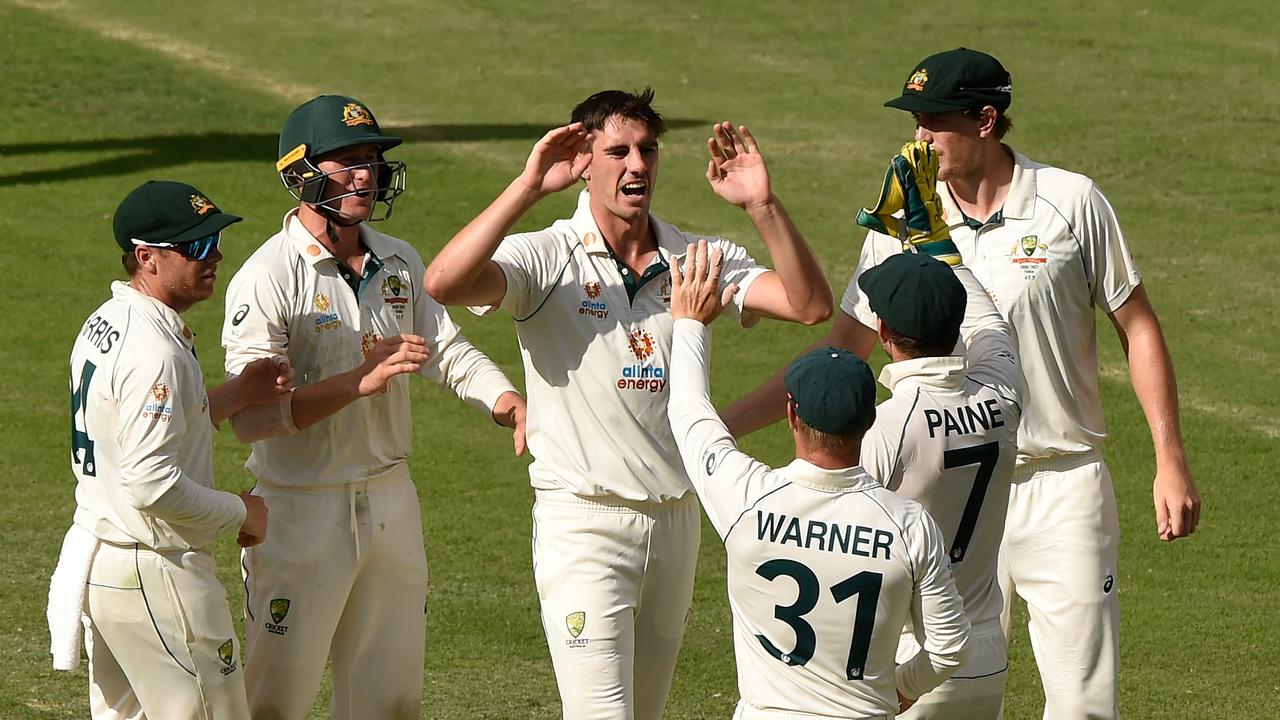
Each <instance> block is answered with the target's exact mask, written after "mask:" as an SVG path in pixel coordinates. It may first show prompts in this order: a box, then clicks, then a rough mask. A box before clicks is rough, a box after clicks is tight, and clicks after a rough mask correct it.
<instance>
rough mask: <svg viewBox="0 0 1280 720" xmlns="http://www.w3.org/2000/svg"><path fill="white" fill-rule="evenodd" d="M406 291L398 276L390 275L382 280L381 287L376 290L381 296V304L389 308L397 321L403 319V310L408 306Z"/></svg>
mask: <svg viewBox="0 0 1280 720" xmlns="http://www.w3.org/2000/svg"><path fill="white" fill-rule="evenodd" d="M406 290H407V288H405V285H404V281H403V280H401V279H400V276H399V275H392V276H391V277H389V278H387V279H386V280H383V281H382V287H381V288H379V290H378V291H379V292H380V293H381V294H382V303H383V304H384V305H390V306H391V309H392V311H393V312H395V315H396V319H397V320H399V319H402V318H404V308H405V306H406V305H408V304H409V296H408V293H407V292H406Z"/></svg>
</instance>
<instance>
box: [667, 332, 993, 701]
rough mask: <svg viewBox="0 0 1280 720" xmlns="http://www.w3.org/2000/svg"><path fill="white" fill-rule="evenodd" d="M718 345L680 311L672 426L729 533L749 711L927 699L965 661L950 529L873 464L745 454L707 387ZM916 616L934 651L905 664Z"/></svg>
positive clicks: (714, 515)
mask: <svg viewBox="0 0 1280 720" xmlns="http://www.w3.org/2000/svg"><path fill="white" fill-rule="evenodd" d="M707 343H708V334H707V333H706V329H705V328H704V327H703V326H702V324H701V323H699V322H697V321H695V320H689V319H682V320H678V321H676V327H675V348H674V350H673V358H672V361H673V364H674V365H675V367H674V370H673V373H672V396H671V424H672V427H673V429H674V431H675V435H676V438H677V442H678V443H679V444H680V454H681V457H682V458H683V461H684V464H685V467H686V468H688V471H689V476H690V478H691V479H692V481H693V485H694V487H695V488H696V489H697V492H698V497H699V499H700V500H701V501H702V506H703V508H704V509H705V510H706V513H707V517H708V518H709V519H710V520H711V524H712V525H714V526H715V528H716V532H717V533H719V535H720V537H721V538H723V539H724V544H725V553H726V554H727V555H728V563H729V569H728V585H729V607H730V610H731V611H732V614H733V640H734V650H735V655H736V656H737V665H738V690H739V692H740V693H741V695H742V699H741V705H742V706H744V709H747V710H749V711H750V712H748V714H747V715H746V716H748V717H751V716H756V715H761V716H770V715H772V714H774V713H793V714H797V715H799V714H812V715H815V716H819V717H841V718H849V717H881V716H886V717H891V716H893V714H894V713H895V712H896V710H897V706H898V701H897V696H896V694H895V692H894V689H895V687H896V688H899V689H901V690H902V692H903V693H904V694H905V695H907V696H909V697H913V698H914V697H919V696H920V695H921V694H923V693H925V692H927V691H929V690H931V689H933V688H935V687H937V686H938V685H939V684H941V683H942V682H943V681H944V680H945V679H946V678H947V677H948V676H950V675H951V674H952V673H953V672H955V669H956V667H958V666H959V664H960V662H961V661H962V659H963V651H964V647H965V644H966V642H967V640H968V633H969V621H968V620H967V619H966V618H965V616H964V612H963V607H962V603H961V600H960V596H959V594H957V592H956V588H955V584H954V582H953V581H952V578H951V572H950V569H949V567H948V562H947V557H946V551H945V550H944V549H943V544H942V533H941V532H940V531H939V529H938V526H937V524H936V523H934V521H933V520H932V519H931V518H930V517H929V515H928V513H926V512H925V511H924V508H922V507H921V506H920V504H919V503H917V502H915V501H914V500H910V499H908V498H905V497H902V496H900V495H897V494H894V493H892V492H890V491H889V490H887V489H886V488H884V487H883V486H881V485H880V483H878V482H876V481H875V479H873V478H872V477H871V476H870V475H868V474H867V473H866V471H865V470H863V469H862V468H861V467H858V466H855V467H851V468H845V469H843V470H826V469H823V468H819V467H817V466H815V465H812V464H810V463H808V462H806V461H804V460H800V459H796V460H795V461H793V462H792V463H791V464H790V465H787V466H786V467H783V468H778V469H774V468H770V467H769V466H767V465H765V464H763V463H761V462H758V461H756V460H755V459H753V458H752V457H750V456H749V455H746V454H745V453H743V452H741V451H739V450H738V449H737V446H736V445H735V443H734V441H733V437H732V436H731V435H730V434H729V431H728V429H727V428H726V427H725V425H724V423H723V422H722V421H721V420H720V417H719V415H717V414H716V411H715V408H714V407H712V405H711V401H710V399H709V397H708V394H707V380H706V367H707V363H706V359H707ZM908 620H909V621H911V622H912V623H913V625H914V626H915V627H917V628H920V629H921V630H922V631H923V635H924V640H923V643H922V647H923V648H924V649H923V650H921V652H920V653H919V654H917V655H916V656H915V657H914V658H912V659H911V660H910V661H909V662H906V663H904V664H902V665H900V666H898V667H897V668H896V670H895V666H894V656H895V653H896V650H897V647H898V640H899V635H900V633H901V632H902V628H903V625H904V624H905V623H906V622H907V621H908ZM805 716H806V717H807V716H808V715H805ZM788 717H790V716H789V715H788Z"/></svg>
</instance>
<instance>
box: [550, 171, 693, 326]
mask: <svg viewBox="0 0 1280 720" xmlns="http://www.w3.org/2000/svg"><path fill="white" fill-rule="evenodd" d="M569 226H570V227H571V228H572V229H573V231H574V233H576V234H577V236H578V238H579V239H580V240H581V241H582V247H583V249H584V250H586V252H587V254H588V255H606V256H608V257H610V258H612V259H613V261H614V262H615V263H617V265H618V272H619V274H621V275H622V279H623V284H624V285H625V286H626V288H627V294H628V296H629V297H630V298H631V299H632V300H633V301H634V300H635V294H636V293H637V292H639V290H640V288H641V287H643V286H644V284H645V283H647V282H648V281H650V280H652V279H654V278H656V277H659V276H661V275H662V274H663V273H665V272H667V271H669V270H670V269H671V267H672V265H673V263H678V262H680V261H682V260H683V259H684V256H685V252H686V251H687V250H688V248H689V241H688V238H687V237H686V236H685V234H684V233H682V232H680V231H679V230H677V229H676V228H675V226H673V225H671V224H670V223H667V222H664V221H663V220H661V219H660V218H658V217H656V216H655V215H653V214H652V213H650V215H649V226H650V227H651V228H653V235H654V237H655V238H656V239H657V242H658V254H657V255H656V256H655V257H654V259H653V262H651V263H650V264H649V267H647V268H645V271H644V274H643V275H642V276H641V277H639V278H633V277H632V273H631V271H630V270H629V269H628V268H627V266H626V265H625V264H624V263H623V262H622V261H621V260H619V259H618V257H617V256H616V255H615V254H614V253H613V250H611V249H610V248H609V243H607V242H605V241H604V234H603V233H601V232H600V228H599V226H597V225H596V220H595V217H594V216H592V214H591V196H590V195H589V194H588V192H587V191H586V190H583V191H582V192H580V193H578V208H577V209H576V210H575V211H574V213H573V217H572V218H570V219H569ZM624 270H625V271H626V272H623V271H624Z"/></svg>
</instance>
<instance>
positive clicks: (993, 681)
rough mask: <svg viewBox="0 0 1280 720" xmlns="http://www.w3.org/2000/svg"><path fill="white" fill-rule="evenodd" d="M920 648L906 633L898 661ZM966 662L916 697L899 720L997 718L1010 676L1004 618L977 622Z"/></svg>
mask: <svg viewBox="0 0 1280 720" xmlns="http://www.w3.org/2000/svg"><path fill="white" fill-rule="evenodd" d="M919 649H920V645H919V644H917V643H916V640H915V637H914V636H913V635H906V634H904V635H903V639H902V641H901V642H900V643H899V644H898V661H899V662H900V663H901V662H906V661H907V660H909V659H911V657H913V656H914V655H915V654H916V652H917V651H918V650H919ZM966 654H967V659H966V660H965V663H964V665H962V666H960V669H959V670H957V671H956V674H955V675H952V676H951V677H950V678H948V679H947V680H946V682H944V683H942V684H941V685H939V686H938V687H936V688H934V689H933V690H931V691H929V692H927V693H925V694H924V695H922V696H920V698H919V699H917V700H916V702H915V704H914V705H912V706H911V708H910V709H908V710H907V711H906V712H905V713H902V714H900V715H898V718H899V720H997V718H999V717H1000V706H1001V701H1002V700H1003V699H1004V684H1005V680H1007V679H1008V677H1009V660H1008V657H1009V655H1008V641H1007V640H1006V639H1005V634H1004V629H1003V628H1002V627H1001V621H1000V618H991V619H990V620H987V621H984V622H980V623H977V624H975V625H974V626H973V627H972V628H971V629H970V631H969V643H968V646H967V648H966Z"/></svg>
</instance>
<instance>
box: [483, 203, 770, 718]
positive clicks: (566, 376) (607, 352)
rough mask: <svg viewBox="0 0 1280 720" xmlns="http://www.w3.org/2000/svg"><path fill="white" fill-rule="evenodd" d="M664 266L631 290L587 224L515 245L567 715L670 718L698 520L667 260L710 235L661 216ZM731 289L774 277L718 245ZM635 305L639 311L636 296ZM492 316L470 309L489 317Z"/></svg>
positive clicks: (510, 301)
mask: <svg viewBox="0 0 1280 720" xmlns="http://www.w3.org/2000/svg"><path fill="white" fill-rule="evenodd" d="M650 224H651V227H652V228H653V231H654V234H655V236H656V238H657V243H658V256H657V257H656V258H655V260H654V264H653V265H651V266H650V267H649V268H648V269H647V270H646V271H645V273H644V277H643V279H636V280H629V278H628V277H626V276H625V275H624V271H625V273H626V275H630V274H631V271H629V270H625V268H620V266H619V263H618V262H617V261H616V260H615V259H614V256H613V255H612V254H611V252H610V250H609V247H608V245H607V244H606V243H605V241H604V236H603V235H601V233H600V230H599V228H598V227H597V226H596V223H595V220H594V219H593V218H592V216H591V209H590V205H589V198H588V195H587V192H586V191H583V192H582V193H581V194H580V195H579V199H578V208H577V211H576V212H575V213H574V215H573V217H572V218H570V219H568V220H559V221H557V222H556V223H555V224H553V225H552V226H551V227H549V228H547V229H545V230H542V231H539V232H534V233H527V234H519V235H512V236H510V237H507V238H506V239H504V240H503V242H502V244H501V245H500V246H499V247H498V250H497V252H496V253H495V254H494V258H493V259H494V262H496V263H497V264H498V266H499V267H500V268H501V269H502V272H503V274H504V275H505V276H506V281H507V291H506V295H505V296H504V297H503V300H502V308H504V309H506V310H507V311H508V312H510V313H511V315H512V316H513V317H514V318H515V320H516V333H517V336H518V338H519V341H520V350H521V355H522V356H523V359H524V368H525V385H526V390H527V393H528V400H529V414H528V420H527V422H528V428H527V432H528V442H529V450H530V452H531V453H532V455H533V458H534V460H533V463H532V464H531V465H530V466H529V477H530V481H531V484H532V485H533V487H534V488H535V490H536V502H535V504H534V508H533V521H534V526H533V533H534V536H533V558H534V579H535V582H536V584H537V586H538V595H539V598H540V599H541V603H542V620H543V627H544V629H545V631H546V635H547V643H548V645H549V647H550V651H551V659H552V663H553V665H554V666H555V670H556V681H557V683H558V685H559V688H560V697H561V700H562V702H563V705H564V716H565V717H566V718H573V719H575V720H577V719H585V718H591V719H593V720H594V719H597V718H599V719H604V718H618V719H623V718H625V719H627V720H630V719H631V718H637V719H639V720H645V719H647V718H659V717H661V716H662V712H663V709H664V708H665V706H666V700H667V694H668V692H669V691H670V688H671V678H672V674H673V672H674V670H675V661H676V655H677V654H678V652H679V650H680V641H681V640H682V639H683V637H684V627H685V621H686V619H687V615H688V612H689V608H690V604H691V601H692V594H693V573H694V568H695V566H696V564H697V557H698V542H699V534H700V531H701V525H700V523H701V519H700V517H699V512H698V503H697V500H696V498H695V497H694V496H693V494H692V493H691V492H690V490H691V488H690V485H689V480H688V477H687V476H686V474H685V472H684V468H683V467H682V466H681V463H680V456H679V453H678V451H677V448H676V443H675V439H674V438H673V437H672V434H671V426H670V423H669V422H668V420H667V398H668V397H669V391H668V387H667V383H668V380H669V378H668V359H669V357H670V349H671V313H670V302H671V275H670V273H669V272H668V271H667V267H668V266H669V264H670V262H671V259H672V258H673V257H678V256H681V255H683V254H684V252H685V250H686V248H687V245H688V244H689V243H691V242H697V240H698V239H699V238H700V237H701V236H698V235H693V234H689V233H685V232H682V231H680V230H679V229H677V228H675V227H673V226H672V225H669V224H667V223H665V222H663V221H661V220H659V219H658V218H656V217H653V216H650ZM708 241H709V244H710V247H711V249H715V248H721V249H722V250H723V251H724V271H723V276H722V282H723V283H726V284H727V283H730V282H736V283H738V285H739V286H740V291H739V292H738V294H737V297H736V299H735V305H734V307H733V308H732V309H731V310H730V311H729V312H730V314H732V315H735V316H737V317H738V318H739V320H740V322H742V323H743V324H744V325H749V324H750V322H751V320H752V317H751V316H750V314H749V313H744V312H743V309H742V302H743V298H744V297H745V296H746V294H747V291H748V289H749V287H750V285H751V283H752V282H753V281H754V280H755V278H757V277H759V276H760V275H761V274H762V273H764V272H766V269H765V268H763V267H761V266H760V265H758V264H757V263H756V262H755V260H753V259H752V258H751V257H750V256H749V255H748V254H747V252H746V251H745V250H744V249H743V248H741V247H739V246H738V245H735V244H733V243H730V242H728V241H726V240H723V239H721V238H709V239H708ZM629 282H630V284H631V285H632V286H633V289H634V291H635V296H634V300H632V299H631V297H630V296H629V293H628V289H627V286H628V284H629ZM493 309H494V308H473V310H474V311H476V312H480V313H483V312H490V311H492V310H493Z"/></svg>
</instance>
